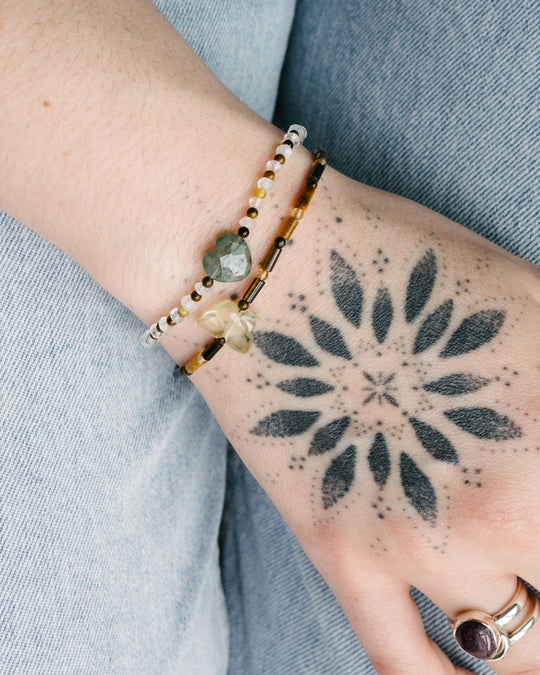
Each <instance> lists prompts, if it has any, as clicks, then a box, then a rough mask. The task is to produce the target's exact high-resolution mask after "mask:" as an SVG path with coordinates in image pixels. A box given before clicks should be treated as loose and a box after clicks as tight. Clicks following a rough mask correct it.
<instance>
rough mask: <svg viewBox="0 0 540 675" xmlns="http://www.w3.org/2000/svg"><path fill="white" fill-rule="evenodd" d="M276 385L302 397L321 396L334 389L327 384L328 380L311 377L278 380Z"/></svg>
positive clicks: (282, 389)
mask: <svg viewBox="0 0 540 675" xmlns="http://www.w3.org/2000/svg"><path fill="white" fill-rule="evenodd" d="M276 387H277V388H278V389H281V391H284V392H286V393H287V394H292V395H293V396H301V397H302V398H307V397H309V396H320V395H321V394H326V393H327V392H329V391H333V390H334V387H333V386H332V385H331V384H326V382H321V380H315V379H314V378H311V377H297V378H296V379H294V380H283V381H282V382H278V383H277V385H276Z"/></svg>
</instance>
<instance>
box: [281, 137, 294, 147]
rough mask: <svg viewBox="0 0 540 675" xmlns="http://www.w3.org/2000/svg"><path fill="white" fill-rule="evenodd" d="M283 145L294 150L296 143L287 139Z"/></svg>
mask: <svg viewBox="0 0 540 675" xmlns="http://www.w3.org/2000/svg"><path fill="white" fill-rule="evenodd" d="M283 145H288V146H289V148H294V143H293V142H292V141H290V140H289V139H287V140H286V141H283Z"/></svg>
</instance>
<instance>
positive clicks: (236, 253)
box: [203, 232, 251, 281]
mask: <svg viewBox="0 0 540 675" xmlns="http://www.w3.org/2000/svg"><path fill="white" fill-rule="evenodd" d="M203 267H204V271H205V272H206V274H207V275H208V276H209V277H211V278H212V279H215V280H216V281H241V280H242V279H245V278H246V277H247V275H248V274H249V273H250V272H251V253H250V251H249V247H248V245H247V244H246V242H245V241H244V240H243V239H242V237H240V235H238V234H234V233H233V232H229V233H227V234H222V235H221V236H220V237H218V238H217V240H216V248H215V249H214V250H213V251H209V252H208V253H205V255H204V256H203Z"/></svg>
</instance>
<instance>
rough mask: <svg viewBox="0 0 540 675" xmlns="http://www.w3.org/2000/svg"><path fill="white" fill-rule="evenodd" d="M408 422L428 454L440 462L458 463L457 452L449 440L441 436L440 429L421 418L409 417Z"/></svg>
mask: <svg viewBox="0 0 540 675" xmlns="http://www.w3.org/2000/svg"><path fill="white" fill-rule="evenodd" d="M409 422H410V423H411V425H412V428H413V429H414V431H415V433H416V436H417V437H418V440H419V441H420V443H422V445H423V446H424V448H425V449H426V450H427V451H428V452H429V454H430V455H432V456H433V457H435V459H438V460H440V461H441V462H449V463H450V464H457V463H458V456H457V452H456V451H455V450H454V446H453V445H452V443H450V441H449V440H448V439H447V438H446V436H443V435H442V434H441V432H440V431H438V430H437V429H435V428H434V427H430V426H429V425H428V424H426V423H425V422H422V420H419V419H416V418H415V417H410V418H409Z"/></svg>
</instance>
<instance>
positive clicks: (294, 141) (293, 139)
mask: <svg viewBox="0 0 540 675" xmlns="http://www.w3.org/2000/svg"><path fill="white" fill-rule="evenodd" d="M283 141H284V142H285V141H291V142H292V144H293V148H297V147H298V146H299V145H300V143H301V142H302V141H301V140H300V136H299V135H298V134H285V136H283Z"/></svg>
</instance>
